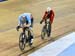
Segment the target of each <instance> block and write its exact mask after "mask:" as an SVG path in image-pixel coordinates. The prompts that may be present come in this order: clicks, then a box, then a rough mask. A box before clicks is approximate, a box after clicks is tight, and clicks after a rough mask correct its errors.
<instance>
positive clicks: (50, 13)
mask: <svg viewBox="0 0 75 56" xmlns="http://www.w3.org/2000/svg"><path fill="white" fill-rule="evenodd" d="M54 16H55V15H54V11H53V10H52V9H51V8H50V7H48V8H47V10H46V11H45V13H44V15H43V18H42V20H41V21H40V24H42V22H43V21H46V19H49V21H50V23H51V24H52V23H53V20H54Z"/></svg>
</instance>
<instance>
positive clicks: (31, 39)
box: [29, 27, 33, 45]
mask: <svg viewBox="0 0 75 56" xmlns="http://www.w3.org/2000/svg"><path fill="white" fill-rule="evenodd" d="M29 31H30V37H29V44H30V45H32V44H33V31H32V28H31V27H30V28H29Z"/></svg>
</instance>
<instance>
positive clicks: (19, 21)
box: [18, 17, 21, 26]
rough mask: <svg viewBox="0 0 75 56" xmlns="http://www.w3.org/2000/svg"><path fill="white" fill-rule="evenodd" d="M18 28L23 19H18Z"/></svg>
mask: <svg viewBox="0 0 75 56" xmlns="http://www.w3.org/2000/svg"><path fill="white" fill-rule="evenodd" d="M18 26H21V17H19V18H18Z"/></svg>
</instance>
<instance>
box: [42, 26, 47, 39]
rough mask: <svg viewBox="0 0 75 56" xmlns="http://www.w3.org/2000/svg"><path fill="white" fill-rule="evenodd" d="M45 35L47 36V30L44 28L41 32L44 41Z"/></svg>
mask: <svg viewBox="0 0 75 56" xmlns="http://www.w3.org/2000/svg"><path fill="white" fill-rule="evenodd" d="M45 35H46V29H45V26H44V27H43V29H42V32H41V39H44V37H45Z"/></svg>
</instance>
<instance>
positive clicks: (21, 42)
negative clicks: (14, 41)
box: [19, 33, 26, 51]
mask: <svg viewBox="0 0 75 56" xmlns="http://www.w3.org/2000/svg"><path fill="white" fill-rule="evenodd" d="M25 45H26V36H25V34H24V33H21V34H20V37H19V48H20V50H21V51H23V50H24V48H25Z"/></svg>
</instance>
